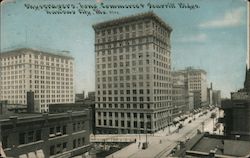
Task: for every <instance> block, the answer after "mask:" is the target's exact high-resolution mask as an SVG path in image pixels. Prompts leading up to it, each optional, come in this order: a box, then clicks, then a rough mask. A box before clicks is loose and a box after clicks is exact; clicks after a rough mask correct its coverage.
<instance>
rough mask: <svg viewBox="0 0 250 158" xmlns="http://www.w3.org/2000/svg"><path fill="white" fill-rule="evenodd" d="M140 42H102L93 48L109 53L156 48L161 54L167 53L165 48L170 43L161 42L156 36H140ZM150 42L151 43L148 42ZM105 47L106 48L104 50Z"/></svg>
mask: <svg viewBox="0 0 250 158" xmlns="http://www.w3.org/2000/svg"><path fill="white" fill-rule="evenodd" d="M142 39H143V40H141V43H139V44H136V43H135V42H134V40H133V39H132V40H124V41H123V42H112V43H103V44H98V45H96V46H95V50H96V52H97V54H98V53H100V52H102V54H103V52H107V54H110V53H111V52H113V53H114V54H116V53H123V52H129V51H131V50H132V51H137V50H142V49H144V50H149V49H152V48H153V49H152V50H156V51H157V52H160V53H162V54H165V55H166V54H167V50H168V49H169V48H170V45H169V44H168V43H165V42H163V41H162V40H160V39H158V38H156V37H149V38H142ZM139 40H140V39H139ZM149 42H151V43H149ZM105 49H106V50H105Z"/></svg>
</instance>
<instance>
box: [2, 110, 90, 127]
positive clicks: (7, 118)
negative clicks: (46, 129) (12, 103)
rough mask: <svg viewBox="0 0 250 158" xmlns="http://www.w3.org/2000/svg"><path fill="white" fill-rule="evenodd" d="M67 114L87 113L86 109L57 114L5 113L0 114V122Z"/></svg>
mask: <svg viewBox="0 0 250 158" xmlns="http://www.w3.org/2000/svg"><path fill="white" fill-rule="evenodd" d="M68 114H72V115H79V114H80V115H82V114H87V112H86V111H84V109H83V111H74V112H72V111H68V112H65V113H57V114H48V113H15V114H6V115H0V124H1V122H6V121H7V122H8V121H10V120H12V119H17V120H32V119H35V118H43V117H48V118H58V117H65V116H68Z"/></svg>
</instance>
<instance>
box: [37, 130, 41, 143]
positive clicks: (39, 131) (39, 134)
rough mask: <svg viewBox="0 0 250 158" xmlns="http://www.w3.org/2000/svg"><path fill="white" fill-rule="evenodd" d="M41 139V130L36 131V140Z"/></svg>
mask: <svg viewBox="0 0 250 158" xmlns="http://www.w3.org/2000/svg"><path fill="white" fill-rule="evenodd" d="M39 140H41V130H37V131H36V141H39Z"/></svg>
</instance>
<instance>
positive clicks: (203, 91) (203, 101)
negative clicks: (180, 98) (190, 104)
mask: <svg viewBox="0 0 250 158" xmlns="http://www.w3.org/2000/svg"><path fill="white" fill-rule="evenodd" d="M177 72H179V73H181V72H182V73H184V74H185V80H186V84H187V88H188V91H189V92H192V93H193V96H194V108H195V109H197V108H199V107H202V106H206V105H207V104H208V103H207V76H206V75H207V73H206V71H204V70H202V69H195V68H192V67H187V68H186V69H184V70H178V71H177Z"/></svg>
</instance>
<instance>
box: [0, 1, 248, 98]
mask: <svg viewBox="0 0 250 158" xmlns="http://www.w3.org/2000/svg"><path fill="white" fill-rule="evenodd" d="M179 3H183V4H185V5H186V6H187V5H189V6H194V8H191V9H190V8H180V6H179ZM49 4H54V5H61V4H70V5H71V7H70V9H67V11H75V14H49V13H48V12H47V11H55V10H59V9H58V8H57V9H54V10H53V9H47V10H46V9H41V8H36V9H28V8H27V6H39V5H40V6H44V5H49ZM102 4H104V5H105V6H106V5H110V4H113V5H129V4H133V5H136V4H137V5H141V6H142V5H143V6H144V7H140V6H139V7H140V8H136V9H135V8H130V9H121V8H120V9H104V8H102ZM149 4H151V5H158V6H157V7H161V5H165V7H164V8H150V7H149ZM89 5H91V6H97V7H98V10H100V11H105V12H106V14H96V13H95V11H94V10H93V9H86V8H85V9H82V11H85V12H90V13H91V15H87V14H80V13H79V12H78V9H79V8H81V6H82V7H87V6H89ZM167 5H168V6H171V5H174V6H175V8H171V7H166V6H167ZM72 6H75V8H72ZM111 11H112V13H111ZM147 11H153V12H154V13H156V14H157V15H158V16H159V17H160V18H161V19H162V20H163V21H165V22H166V23H167V24H169V25H170V26H171V27H172V28H173V32H172V34H171V57H172V68H173V70H179V69H184V68H185V67H188V66H192V67H194V68H200V69H204V70H205V71H206V72H207V80H208V84H209V83H210V82H213V87H214V89H218V90H221V92H222V96H223V97H229V96H230V92H232V91H237V90H238V89H240V88H242V87H243V83H244V78H245V68H246V56H247V20H246V19H247V5H246V0H219V1H218V0H43V1H41V0H4V1H3V2H2V3H1V41H0V42H1V45H0V47H1V52H4V51H7V50H11V49H15V48H20V47H28V48H36V49H42V50H50V51H52V52H53V51H62V50H67V51H70V54H71V56H73V57H74V58H75V91H76V92H81V91H83V90H84V91H85V92H89V91H94V90H95V83H94V81H95V53H94V30H93V28H92V25H93V24H96V23H98V22H103V21H106V20H112V19H116V18H119V17H123V16H129V15H134V14H138V13H142V12H147Z"/></svg>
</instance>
